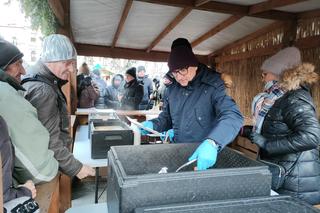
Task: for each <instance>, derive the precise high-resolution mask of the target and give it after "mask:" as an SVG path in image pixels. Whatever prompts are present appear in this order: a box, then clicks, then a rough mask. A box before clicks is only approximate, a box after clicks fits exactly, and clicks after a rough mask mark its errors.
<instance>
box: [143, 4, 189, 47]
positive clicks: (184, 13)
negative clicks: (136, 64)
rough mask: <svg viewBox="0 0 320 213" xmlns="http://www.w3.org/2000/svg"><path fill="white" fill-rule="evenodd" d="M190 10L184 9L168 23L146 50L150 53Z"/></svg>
mask: <svg viewBox="0 0 320 213" xmlns="http://www.w3.org/2000/svg"><path fill="white" fill-rule="evenodd" d="M191 10H192V8H190V7H186V8H184V9H182V11H181V12H180V13H179V14H178V15H177V16H176V17H175V18H174V19H173V20H172V21H171V22H170V23H169V25H168V26H167V27H166V28H165V29H164V30H163V31H162V32H161V33H160V34H159V35H158V36H157V38H156V39H155V40H153V41H152V42H151V44H150V45H149V47H148V48H147V52H150V51H151V50H152V49H153V48H154V47H155V46H156V45H157V44H158V43H159V42H160V41H161V40H162V39H163V38H164V37H165V36H166V35H168V34H169V33H170V32H171V31H172V30H173V29H174V28H175V27H176V26H177V25H178V24H179V23H180V22H181V21H182V20H183V19H184V18H185V17H186V16H187V15H188V14H189V13H190V12H191Z"/></svg>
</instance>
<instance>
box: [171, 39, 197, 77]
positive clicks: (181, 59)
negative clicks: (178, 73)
mask: <svg viewBox="0 0 320 213" xmlns="http://www.w3.org/2000/svg"><path fill="white" fill-rule="evenodd" d="M198 63H199V62H198V59H197V57H196V56H195V55H194V53H193V51H192V48H191V44H190V43H189V41H188V40H187V39H185V38H178V39H176V40H174V41H173V42H172V45H171V53H170V55H169V59H168V66H169V70H170V71H171V72H173V71H174V70H177V69H183V68H186V67H190V66H195V67H196V66H198Z"/></svg>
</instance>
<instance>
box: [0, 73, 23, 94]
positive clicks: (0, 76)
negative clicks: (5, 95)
mask: <svg viewBox="0 0 320 213" xmlns="http://www.w3.org/2000/svg"><path fill="white" fill-rule="evenodd" d="M0 81H2V82H6V83H8V84H9V85H10V86H12V87H13V88H15V90H17V91H18V90H22V91H25V89H24V88H23V87H22V86H21V85H20V84H19V82H17V81H16V80H15V79H14V78H12V77H11V76H10V75H8V74H7V73H6V72H5V71H3V70H1V69H0Z"/></svg>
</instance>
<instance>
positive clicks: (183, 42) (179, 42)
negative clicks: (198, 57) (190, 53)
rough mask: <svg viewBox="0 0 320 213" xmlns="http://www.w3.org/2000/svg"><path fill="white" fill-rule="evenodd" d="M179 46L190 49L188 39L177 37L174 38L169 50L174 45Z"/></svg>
mask: <svg viewBox="0 0 320 213" xmlns="http://www.w3.org/2000/svg"><path fill="white" fill-rule="evenodd" d="M180 46H185V47H188V48H190V49H192V47H191V44H190V43H189V41H188V40H187V39H185V38H177V39H176V40H174V41H173V42H172V44H171V50H172V49H173V48H175V47H180Z"/></svg>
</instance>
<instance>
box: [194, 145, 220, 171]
mask: <svg viewBox="0 0 320 213" xmlns="http://www.w3.org/2000/svg"><path fill="white" fill-rule="evenodd" d="M218 148H219V147H218V145H217V144H215V143H214V141H213V140H210V139H206V140H204V141H203V142H202V143H201V144H200V146H199V147H198V148H197V150H196V151H195V152H194V153H193V155H192V156H191V157H190V158H189V161H192V160H194V159H197V170H206V169H208V168H209V167H211V166H213V165H214V164H215V163H216V160H217V155H218Z"/></svg>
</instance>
